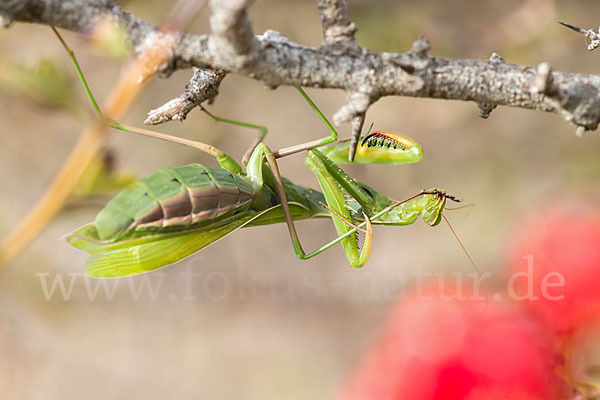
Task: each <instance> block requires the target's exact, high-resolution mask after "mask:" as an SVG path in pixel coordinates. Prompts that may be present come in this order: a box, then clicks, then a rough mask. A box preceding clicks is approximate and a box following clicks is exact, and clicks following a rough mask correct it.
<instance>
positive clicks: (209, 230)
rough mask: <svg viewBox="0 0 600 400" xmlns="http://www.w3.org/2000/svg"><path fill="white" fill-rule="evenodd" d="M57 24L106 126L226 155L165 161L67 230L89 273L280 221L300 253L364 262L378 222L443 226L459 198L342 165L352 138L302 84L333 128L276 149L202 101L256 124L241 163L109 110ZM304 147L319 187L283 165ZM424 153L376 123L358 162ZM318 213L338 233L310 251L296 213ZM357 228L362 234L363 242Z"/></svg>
mask: <svg viewBox="0 0 600 400" xmlns="http://www.w3.org/2000/svg"><path fill="white" fill-rule="evenodd" d="M54 31H55V33H56V34H57V36H58V38H59V39H60V41H61V43H62V44H63V46H64V47H65V49H66V50H67V52H68V53H69V55H70V57H71V59H72V61H73V63H74V64H75V68H76V70H77V73H78V76H79V79H80V81H81V83H82V85H83V87H84V90H85V91H86V93H87V95H88V97H89V99H90V101H91V102H92V105H93V107H94V109H95V110H96V112H97V114H98V116H99V117H100V118H101V119H103V120H104V121H105V122H106V123H107V124H108V126H110V127H112V128H115V129H118V130H122V131H126V132H130V133H136V134H140V135H144V136H149V137H154V138H159V139H162V140H167V141H170V142H174V143H179V144H183V145H186V146H191V147H193V148H196V149H198V150H200V151H203V152H206V153H208V154H210V155H212V156H214V157H215V159H216V161H217V163H218V164H219V165H220V168H214V167H208V166H203V165H200V164H189V165H186V166H181V167H175V168H165V169H161V170H159V171H157V172H155V173H153V174H151V175H149V176H147V177H145V178H143V179H141V180H139V181H137V182H135V183H133V184H132V185H130V186H129V187H127V188H126V189H124V190H123V191H122V192H121V193H119V194H118V195H117V196H115V197H114V198H113V199H112V200H111V201H110V202H109V203H108V204H107V205H106V206H105V207H104V209H102V210H101V211H100V212H99V213H98V215H97V216H96V218H95V220H94V222H93V223H90V224H88V225H85V226H83V227H82V228H80V229H78V230H76V231H75V232H73V233H71V234H70V235H68V237H67V241H68V242H69V243H70V244H71V245H73V246H74V247H76V248H78V249H81V250H84V251H86V252H87V253H89V257H88V260H87V262H86V273H87V274H88V275H90V276H94V277H104V278H109V277H124V276H130V275H136V274H140V273H143V272H147V271H151V270H154V269H157V268H160V267H163V266H167V265H169V264H172V263H175V262H177V261H179V260H181V259H183V258H185V257H187V256H190V255H192V254H193V253H195V252H197V251H199V250H201V249H203V248H205V247H206V246H208V245H210V244H212V243H214V242H215V241H217V240H219V239H221V238H223V237H225V236H227V235H228V234H230V233H232V232H234V231H235V230H237V229H239V228H242V227H253V226H260V225H268V224H275V223H283V222H285V223H286V225H287V228H288V231H289V235H290V238H291V242H292V245H293V248H294V252H295V253H296V255H297V256H298V258H300V259H303V260H305V259H309V258H312V257H314V256H316V255H318V254H320V253H322V252H323V251H325V250H326V249H328V248H330V247H332V246H334V245H335V244H337V243H341V244H342V246H343V248H344V252H345V255H346V257H347V259H348V261H349V263H350V265H351V266H353V267H362V266H363V265H364V264H365V263H366V261H367V259H368V257H369V255H370V251H371V243H372V225H373V224H383V225H409V224H412V223H414V222H415V221H416V220H417V218H418V217H419V216H421V217H422V218H423V220H424V221H425V222H426V223H427V224H429V225H430V226H436V225H437V224H439V222H440V221H441V219H442V212H443V210H444V207H445V204H446V201H447V200H453V201H460V200H458V199H457V198H456V197H454V196H452V195H449V194H447V193H446V192H445V191H444V190H440V189H431V190H425V191H422V192H421V193H418V194H416V195H414V196H411V197H409V198H408V199H406V200H403V201H396V200H393V199H391V198H389V197H387V196H384V195H382V194H380V193H378V192H376V191H375V190H374V189H373V188H371V187H369V186H367V185H366V184H364V183H361V182H358V181H356V180H354V179H352V178H350V177H349V176H348V175H347V174H346V173H345V172H344V171H343V170H342V169H341V168H340V167H339V166H338V165H337V164H343V163H348V151H349V143H348V142H347V141H342V142H338V143H335V142H337V140H338V133H337V131H336V130H335V128H334V127H333V126H332V125H331V123H330V122H329V121H328V120H327V118H326V117H325V116H324V115H323V113H322V112H321V111H320V110H319V109H318V107H317V106H316V105H315V104H314V103H313V102H312V100H311V99H310V98H309V97H308V95H307V94H306V93H305V92H304V90H302V89H301V88H299V87H298V88H297V90H298V91H299V93H300V94H301V95H302V97H303V98H304V100H305V101H306V102H307V103H308V105H309V106H310V107H311V108H312V109H313V110H314V111H315V113H316V114H317V115H318V116H319V118H320V119H321V120H322V121H323V123H324V124H325V126H326V127H327V129H328V130H329V135H328V136H326V137H323V138H321V139H317V140H314V141H311V142H308V143H303V144H299V145H295V146H292V147H288V148H284V149H280V150H278V151H272V150H271V149H270V148H269V147H268V146H267V145H265V144H264V143H263V140H264V137H265V135H266V133H267V130H266V128H265V127H262V126H259V125H254V124H248V123H244V122H239V121H233V120H228V119H224V118H220V117H216V116H214V115H212V114H210V113H209V112H208V111H206V110H204V109H203V110H204V111H205V112H206V113H207V114H208V115H209V116H210V117H212V118H213V119H214V120H216V121H220V122H225V123H230V124H234V125H239V126H244V127H248V128H253V129H256V130H257V131H258V132H259V136H258V138H257V140H256V141H255V143H253V145H252V146H251V147H250V149H249V150H248V151H247V152H246V154H245V155H244V157H243V159H242V165H240V164H239V163H238V162H237V161H235V160H234V159H233V158H232V157H231V156H229V155H228V154H227V153H225V152H223V151H221V150H219V149H217V148H215V147H213V146H211V145H208V144H205V143H201V142H197V141H192V140H188V139H183V138H178V137H175V136H171V135H167V134H164V133H159V132H153V131H149V130H146V129H141V128H135V127H131V126H128V125H124V124H121V123H119V122H116V121H112V120H107V119H106V118H105V117H104V116H103V114H102V111H101V110H100V107H99V106H98V104H97V103H96V101H95V99H94V97H93V95H92V93H91V90H90V89H89V86H88V85H87V82H86V80H85V78H84V76H83V74H82V72H81V70H80V68H79V65H78V63H77V60H76V58H75V56H74V54H73V53H72V52H71V51H70V49H69V48H68V46H67V45H66V43H65V42H64V40H63V39H62V38H61V37H60V35H59V34H58V32H57V31H56V30H54ZM304 151H306V152H307V154H306V159H305V164H306V166H307V167H308V168H309V169H310V170H311V171H312V172H313V173H314V174H315V176H316V177H317V180H318V182H319V185H320V187H321V190H322V192H319V191H316V190H313V189H309V188H306V187H304V186H300V185H295V184H293V183H292V182H290V181H289V180H287V179H285V178H283V177H281V175H280V173H279V168H278V165H277V159H278V158H281V157H285V156H288V155H291V154H295V153H299V152H304ZM422 156H423V150H422V148H421V146H419V145H418V144H417V143H416V142H415V141H413V140H412V139H410V138H408V137H407V136H404V135H401V134H398V133H394V132H389V131H374V132H368V133H367V134H366V135H365V136H364V137H362V138H361V141H360V144H359V146H358V150H357V153H356V157H355V159H354V162H355V163H384V164H405V163H412V162H417V161H420V160H421V158H422ZM242 166H243V167H242ZM319 217H331V218H332V220H333V223H334V226H335V228H336V231H337V234H338V237H337V238H336V239H335V240H332V241H330V242H329V243H327V244H325V245H323V246H321V247H320V248H318V249H317V250H315V251H313V252H310V253H306V252H305V251H304V249H303V247H302V245H301V243H300V240H299V237H298V234H297V232H296V229H295V226H294V221H296V220H301V219H308V218H319ZM358 231H361V232H363V233H364V234H365V239H364V244H363V246H362V249H360V248H359V243H358V238H357V232H358Z"/></svg>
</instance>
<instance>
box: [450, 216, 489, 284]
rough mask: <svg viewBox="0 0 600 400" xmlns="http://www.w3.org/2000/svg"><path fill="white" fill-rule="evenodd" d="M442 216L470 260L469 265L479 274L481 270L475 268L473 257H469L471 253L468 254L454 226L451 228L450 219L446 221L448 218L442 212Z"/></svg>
mask: <svg viewBox="0 0 600 400" xmlns="http://www.w3.org/2000/svg"><path fill="white" fill-rule="evenodd" d="M442 218H444V221H446V223H447V224H448V227H449V228H450V230H451V231H452V234H453V235H454V237H455V238H456V240H457V241H458V244H459V245H460V247H461V248H462V249H463V251H464V252H465V254H466V255H467V258H468V259H469V261H470V262H471V265H472V266H473V268H475V271H476V272H477V275H479V276H481V271H479V268H477V265H476V264H475V261H473V258H471V255H470V254H469V252H468V251H467V249H466V247H465V246H464V245H463V243H462V242H461V240H460V238H459V237H458V235H457V234H456V231H455V230H454V228H452V225H451V224H450V221H448V218H446V216H445V215H444V214H442Z"/></svg>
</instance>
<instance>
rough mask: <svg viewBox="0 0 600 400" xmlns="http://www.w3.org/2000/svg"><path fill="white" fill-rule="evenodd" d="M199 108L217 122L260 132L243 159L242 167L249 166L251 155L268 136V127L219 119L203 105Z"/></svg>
mask: <svg viewBox="0 0 600 400" xmlns="http://www.w3.org/2000/svg"><path fill="white" fill-rule="evenodd" d="M199 107H200V109H201V110H202V111H203V112H204V113H206V115H208V116H209V117H211V118H212V119H213V120H215V121H216V122H223V123H226V124H231V125H236V126H241V127H244V128H250V129H256V130H257V131H258V137H257V138H256V140H255V141H254V142H252V144H251V145H250V147H249V148H248V150H246V152H245V153H244V156H243V157H242V165H244V166H246V164H248V159H249V158H250V155H251V154H252V153H253V152H254V149H256V146H258V145H259V143H262V142H263V140H264V139H265V136H267V127H266V126H262V125H256V124H250V123H248V122H242V121H236V120H233V119H227V118H221V117H217V116H216V115H213V114H212V113H211V112H210V111H208V110H207V109H206V108H204V107H203V106H202V105H200V106H199Z"/></svg>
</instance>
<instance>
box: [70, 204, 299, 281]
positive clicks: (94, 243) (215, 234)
mask: <svg viewBox="0 0 600 400" xmlns="http://www.w3.org/2000/svg"><path fill="white" fill-rule="evenodd" d="M290 207H291V210H292V215H293V217H294V219H302V218H307V215H308V214H307V212H309V210H308V209H307V208H306V207H304V206H303V205H301V204H297V203H290ZM280 213H282V209H281V205H277V206H275V207H271V208H269V209H267V210H264V211H260V212H255V213H252V214H249V215H241V216H237V218H236V219H234V220H229V221H224V222H222V223H220V224H218V225H212V226H208V227H202V228H199V229H195V230H191V231H184V232H178V233H171V234H152V235H147V236H141V237H137V238H132V239H127V240H123V241H119V242H114V243H108V242H106V241H102V240H99V239H98V238H97V235H96V233H95V229H96V228H95V227H94V225H93V224H89V225H86V226H84V227H82V228H80V229H78V230H77V231H75V232H73V233H72V234H70V235H69V236H68V237H67V241H68V242H69V243H70V244H71V245H72V246H74V247H77V248H78V249H81V250H85V251H86V252H88V253H89V254H90V257H89V258H88V259H87V261H86V264H85V271H86V273H87V274H88V275H90V276H93V277H97V278H116V277H125V276H130V275H137V274H141V273H144V272H148V271H152V270H154V269H157V268H161V267H164V266H167V265H169V264H173V263H175V262H177V261H180V260H182V259H183V258H185V257H188V256H190V255H192V254H193V253H195V252H197V251H199V250H202V249H203V248H205V247H207V246H208V245H210V244H212V243H214V242H216V241H217V240H219V239H221V238H223V237H225V236H227V235H229V234H230V233H232V232H234V231H236V230H237V229H239V228H242V227H244V226H246V225H248V224H249V223H250V222H258V223H259V224H260V222H261V221H263V222H262V224H265V223H269V221H271V220H274V217H276V216H277V215H278V214H280Z"/></svg>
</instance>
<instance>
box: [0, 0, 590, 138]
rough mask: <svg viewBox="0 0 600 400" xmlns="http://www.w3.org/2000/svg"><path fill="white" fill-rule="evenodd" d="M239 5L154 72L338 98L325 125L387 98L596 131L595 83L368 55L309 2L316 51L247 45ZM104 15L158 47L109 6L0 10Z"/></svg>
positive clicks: (55, 18) (85, 20) (423, 54)
mask: <svg viewBox="0 0 600 400" xmlns="http://www.w3.org/2000/svg"><path fill="white" fill-rule="evenodd" d="M249 4H250V1H248V0H211V8H212V16H211V28H212V32H211V33H210V35H192V34H183V33H172V35H173V41H174V43H175V45H174V46H173V48H172V50H171V53H170V57H169V60H168V62H165V63H164V64H163V65H161V66H159V67H158V68H157V72H158V73H160V74H161V75H163V76H168V75H169V74H170V73H172V72H173V71H174V70H176V69H180V68H189V67H191V66H195V67H198V68H204V69H206V68H208V69H212V70H213V71H214V70H216V69H223V70H225V71H227V72H233V73H237V74H240V75H243V76H247V77H250V78H253V79H256V80H259V81H261V82H262V83H263V84H265V85H266V86H267V87H270V88H276V87H277V86H280V85H290V86H309V87H320V88H336V89H343V90H345V91H346V93H347V95H348V99H349V103H348V104H347V105H345V106H344V107H342V109H340V111H338V112H337V113H336V115H335V117H334V121H335V122H336V123H340V122H344V121H351V120H353V119H355V118H357V117H358V119H357V120H356V121H355V123H354V124H353V125H354V126H355V127H356V126H359V125H361V124H360V116H361V115H362V117H363V119H364V114H365V113H366V111H367V109H368V108H369V106H370V105H371V104H372V103H373V102H375V101H376V100H377V99H379V98H380V97H382V96H390V95H398V96H411V97H424V98H439V99H452V100H463V101H473V102H475V103H476V104H477V105H478V106H479V108H480V109H481V110H482V111H481V115H482V116H487V115H489V112H490V111H491V110H492V109H493V108H494V107H495V106H498V105H506V106H512V107H520V108H527V109H533V110H539V111H546V112H555V113H559V114H561V115H563V116H564V117H565V119H566V120H567V121H569V122H571V123H573V124H575V125H577V126H578V127H581V128H580V131H581V130H582V129H584V130H594V129H596V128H597V126H598V122H599V121H600V100H599V99H600V76H596V75H583V74H573V73H566V72H558V71H551V70H550V69H549V68H548V73H547V76H546V77H545V78H544V82H546V83H545V85H544V86H545V87H544V88H543V89H544V90H538V89H539V88H540V85H539V84H538V83H537V82H538V81H539V79H540V78H539V71H538V70H536V68H532V67H527V66H521V65H515V64H510V63H506V62H505V61H504V60H503V59H502V58H501V57H499V56H497V55H492V57H491V58H490V59H489V60H462V59H444V58H436V57H431V56H430V55H429V54H428V51H429V48H430V45H429V43H428V42H427V41H426V40H425V39H423V38H421V39H418V40H417V41H415V43H414V44H413V46H412V48H411V50H410V51H408V52H406V53H404V54H395V53H375V52H371V51H369V50H367V49H364V48H362V47H359V46H358V45H355V44H354V45H353V44H352V43H354V42H353V34H354V29H355V28H354V26H353V24H352V23H351V22H350V20H349V18H348V16H347V5H346V1H344V0H337V1H336V0H319V2H318V5H319V11H320V13H321V22H322V24H323V32H324V44H323V45H321V46H320V47H318V48H315V47H307V46H302V45H300V44H298V43H294V42H292V41H290V40H289V39H287V38H286V37H284V36H283V35H281V34H280V33H279V32H275V31H271V30H268V31H266V32H265V33H264V34H263V35H258V36H255V35H254V34H253V33H252V28H251V23H250V19H249V17H248V14H247V7H248V6H249ZM106 14H108V15H109V16H110V17H112V18H113V19H114V20H115V21H116V22H119V23H121V24H122V26H123V27H124V28H125V30H126V32H127V33H128V35H129V39H130V41H131V43H132V46H133V48H134V49H135V51H136V53H140V52H141V51H142V50H143V49H145V48H146V47H147V46H150V45H152V43H153V42H154V41H156V38H157V37H158V32H159V30H158V28H157V27H156V26H154V25H152V24H149V23H147V22H144V21H142V20H139V19H138V18H136V17H135V16H133V15H132V14H130V13H128V12H126V11H123V10H122V9H121V8H119V7H118V6H116V5H114V3H113V2H112V1H110V0H25V1H16V0H9V1H6V0H5V1H4V2H3V3H1V4H0V16H1V17H0V22H2V25H3V26H7V25H8V24H9V23H10V22H12V21H22V22H34V23H40V24H46V25H54V26H57V27H61V28H65V29H69V30H73V31H76V32H81V33H87V32H90V31H91V29H92V27H93V26H94V23H95V22H96V21H97V20H98V18H99V17H100V16H101V15H106ZM340 43H345V45H339V44H340ZM223 74H225V72H223ZM217 75H218V74H217ZM536 77H538V78H536ZM222 78H223V76H220V79H222ZM217 80H218V79H216V78H215V80H214V81H213V82H212V85H213V87H214V88H218V82H217ZM219 82H220V81H219ZM208 86H210V85H208ZM532 87H534V88H536V89H535V90H533V91H532V90H531V88H532ZM213 93H215V94H216V91H213ZM197 97H198V98H204V97H205V96H203V95H200V96H197ZM206 98H209V96H206ZM190 104H191V103H190ZM184 108H185V107H184ZM179 115H180V118H181V117H182V116H183V115H184V114H179Z"/></svg>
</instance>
